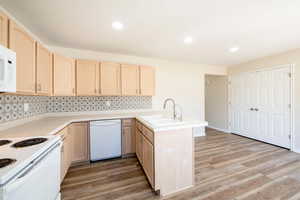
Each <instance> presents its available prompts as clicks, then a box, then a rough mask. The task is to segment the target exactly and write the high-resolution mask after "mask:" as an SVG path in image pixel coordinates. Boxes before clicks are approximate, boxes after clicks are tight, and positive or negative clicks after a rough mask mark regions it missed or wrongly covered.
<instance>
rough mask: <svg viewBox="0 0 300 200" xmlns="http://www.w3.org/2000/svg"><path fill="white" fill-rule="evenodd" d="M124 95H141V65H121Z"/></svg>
mask: <svg viewBox="0 0 300 200" xmlns="http://www.w3.org/2000/svg"><path fill="white" fill-rule="evenodd" d="M121 80H122V95H128V96H135V95H139V67H138V66H137V65H123V64H122V66H121Z"/></svg>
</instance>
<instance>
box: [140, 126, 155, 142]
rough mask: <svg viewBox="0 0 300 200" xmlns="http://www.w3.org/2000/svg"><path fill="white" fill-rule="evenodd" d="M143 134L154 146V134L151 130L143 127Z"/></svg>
mask: <svg viewBox="0 0 300 200" xmlns="http://www.w3.org/2000/svg"><path fill="white" fill-rule="evenodd" d="M142 133H143V135H144V136H145V137H146V138H147V139H148V140H149V141H150V142H151V143H152V144H153V140H154V139H153V138H154V135H153V132H152V131H151V130H149V129H148V128H146V127H145V126H143V127H142Z"/></svg>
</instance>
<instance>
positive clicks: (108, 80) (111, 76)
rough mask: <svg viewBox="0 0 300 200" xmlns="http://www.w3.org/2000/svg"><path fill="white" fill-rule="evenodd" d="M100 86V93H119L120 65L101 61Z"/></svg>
mask: <svg viewBox="0 0 300 200" xmlns="http://www.w3.org/2000/svg"><path fill="white" fill-rule="evenodd" d="M100 86H101V94H102V95H120V94H121V65H120V64H118V63H112V62H102V63H101V67H100Z"/></svg>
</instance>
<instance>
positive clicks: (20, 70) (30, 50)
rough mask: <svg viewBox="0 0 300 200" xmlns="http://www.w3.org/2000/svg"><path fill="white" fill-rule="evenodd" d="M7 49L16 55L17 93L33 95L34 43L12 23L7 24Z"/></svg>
mask: <svg viewBox="0 0 300 200" xmlns="http://www.w3.org/2000/svg"><path fill="white" fill-rule="evenodd" d="M9 48H11V49H12V50H13V51H15V52H16V54H17V92H18V93H21V94H34V93H35V41H34V39H32V38H31V37H30V36H29V35H28V34H27V33H26V32H25V31H24V30H23V29H22V28H20V27H19V26H18V25H17V24H16V23H14V22H13V21H10V22H9Z"/></svg>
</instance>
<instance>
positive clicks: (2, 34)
mask: <svg viewBox="0 0 300 200" xmlns="http://www.w3.org/2000/svg"><path fill="white" fill-rule="evenodd" d="M0 44H1V45H3V46H5V47H8V17H7V16H6V15H5V14H4V13H3V12H0Z"/></svg>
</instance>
